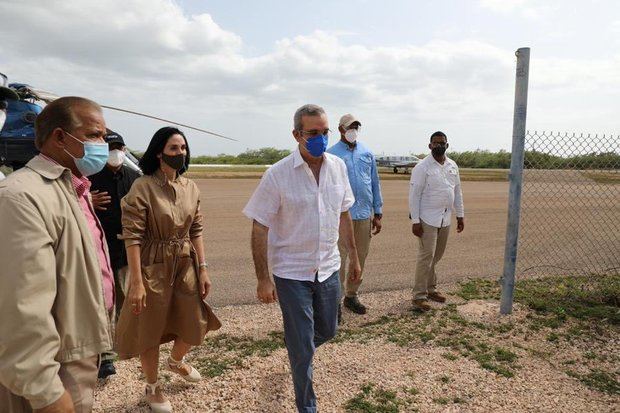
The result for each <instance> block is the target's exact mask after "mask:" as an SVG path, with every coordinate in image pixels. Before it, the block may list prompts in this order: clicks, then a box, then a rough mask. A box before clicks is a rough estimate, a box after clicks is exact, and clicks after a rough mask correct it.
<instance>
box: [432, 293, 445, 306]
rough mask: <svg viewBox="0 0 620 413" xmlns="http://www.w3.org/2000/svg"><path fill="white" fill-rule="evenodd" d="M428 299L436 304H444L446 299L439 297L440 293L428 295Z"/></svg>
mask: <svg viewBox="0 0 620 413" xmlns="http://www.w3.org/2000/svg"><path fill="white" fill-rule="evenodd" d="M428 299H429V300H432V301H435V302H438V303H445V302H446V297H444V296H443V295H441V294H440V293H438V292H437V291H435V292H434V293H428Z"/></svg>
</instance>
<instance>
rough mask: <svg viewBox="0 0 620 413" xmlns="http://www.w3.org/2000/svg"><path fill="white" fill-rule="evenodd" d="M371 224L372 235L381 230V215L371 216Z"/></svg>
mask: <svg viewBox="0 0 620 413" xmlns="http://www.w3.org/2000/svg"><path fill="white" fill-rule="evenodd" d="M371 225H372V230H373V233H372V235H377V234H378V233H380V232H381V226H382V225H381V217H380V216H377V215H375V216H374V217H373V218H372V224H371Z"/></svg>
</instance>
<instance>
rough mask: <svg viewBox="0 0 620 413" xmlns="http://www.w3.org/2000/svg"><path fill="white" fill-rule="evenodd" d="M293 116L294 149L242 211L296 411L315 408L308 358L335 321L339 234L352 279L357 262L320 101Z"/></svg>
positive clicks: (343, 180) (345, 188)
mask: <svg viewBox="0 0 620 413" xmlns="http://www.w3.org/2000/svg"><path fill="white" fill-rule="evenodd" d="M293 123H294V130H293V136H294V137H295V140H296V141H297V143H298V149H296V150H295V151H294V152H293V153H292V154H290V155H289V156H287V157H286V158H284V159H282V160H281V161H279V162H277V163H276V164H275V165H273V166H272V167H271V168H269V169H268V170H267V171H266V172H265V174H264V176H263V178H262V179H261V181H260V183H259V185H258V188H256V191H255V192H254V194H253V195H252V198H251V199H250V201H249V202H248V204H247V205H246V207H245V209H244V210H243V213H244V214H245V215H246V216H247V217H249V218H251V219H252V220H253V227H252V256H253V258H254V266H255V268H256V277H257V278H258V286H257V295H258V299H259V300H260V301H261V302H263V303H272V302H274V301H279V303H280V309H281V310H282V319H283V322H284V338H285V341H286V348H287V350H288V356H289V361H290V364H291V373H292V375H293V385H294V388H295V404H296V405H297V410H298V411H299V412H304V413H313V412H316V411H317V406H316V396H315V394H314V390H313V388H312V358H313V356H314V352H315V349H316V347H318V346H320V345H321V344H323V343H325V342H326V341H328V340H329V339H331V338H332V337H334V335H335V334H336V328H337V317H338V304H339V302H340V279H339V275H338V270H339V268H340V254H339V253H338V238H339V236H340V237H342V238H343V239H344V240H345V242H346V247H347V250H348V253H349V258H350V264H349V277H350V279H351V280H352V281H356V280H357V279H359V277H360V276H361V268H360V264H359V259H358V254H357V248H356V246H355V240H354V238H353V224H352V221H351V216H350V214H349V208H351V206H352V205H353V203H354V201H355V199H354V197H353V192H352V191H351V186H350V185H349V179H348V177H347V169H346V166H345V164H344V162H343V161H342V160H341V159H340V158H338V157H336V156H334V155H331V154H328V153H325V149H326V148H327V140H328V133H329V125H328V121H327V115H326V114H325V111H324V110H323V109H322V108H321V107H319V106H316V105H304V106H302V107H301V108H299V109H297V111H296V112H295V116H294V118H293ZM268 265H271V269H272V272H273V275H274V277H273V281H272V280H271V277H270V273H269V268H268ZM274 282H275V284H274Z"/></svg>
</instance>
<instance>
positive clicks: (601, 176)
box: [581, 170, 620, 185]
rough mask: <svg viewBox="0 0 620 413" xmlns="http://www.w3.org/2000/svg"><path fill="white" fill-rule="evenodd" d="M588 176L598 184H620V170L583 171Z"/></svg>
mask: <svg viewBox="0 0 620 413" xmlns="http://www.w3.org/2000/svg"><path fill="white" fill-rule="evenodd" d="M581 173H582V174H583V175H584V176H585V177H586V178H589V179H592V180H593V181H594V182H596V183H597V184H612V185H613V184H615V185H618V184H620V171H618V170H615V171H582V172H581Z"/></svg>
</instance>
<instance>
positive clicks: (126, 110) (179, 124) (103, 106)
mask: <svg viewBox="0 0 620 413" xmlns="http://www.w3.org/2000/svg"><path fill="white" fill-rule="evenodd" d="M99 106H101V107H102V108H106V109H111V110H116V111H119V112H125V113H130V114H132V115H137V116H143V117H145V118H150V119H155V120H160V121H162V122H167V123H172V124H173V125H177V126H182V127H184V128H188V129H193V130H195V131H198V132H202V133H206V134H209V135H213V136H217V137H218V138H222V139H228V140H229V141H233V142H239V141H238V140H237V139H233V138H229V137H228V136H224V135H220V134H219V133H215V132H211V131H208V130H205V129H200V128H196V127H194V126H190V125H185V124H183V123H179V122H174V121H171V120H168V119H163V118H158V117H156V116H151V115H147V114H146V113H140V112H134V111H133V110H128V109H121V108H115V107H113V106H106V105H99Z"/></svg>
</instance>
